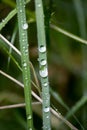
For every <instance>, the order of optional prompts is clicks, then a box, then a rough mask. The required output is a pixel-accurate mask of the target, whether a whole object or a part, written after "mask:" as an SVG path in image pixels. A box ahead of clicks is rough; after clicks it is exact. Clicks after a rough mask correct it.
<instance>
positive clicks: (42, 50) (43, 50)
mask: <svg viewBox="0 0 87 130" xmlns="http://www.w3.org/2000/svg"><path fill="white" fill-rule="evenodd" d="M39 51H40V52H42V53H43V52H45V51H46V47H45V46H43V45H41V46H40V48H39Z"/></svg>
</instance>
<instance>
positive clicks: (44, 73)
mask: <svg viewBox="0 0 87 130" xmlns="http://www.w3.org/2000/svg"><path fill="white" fill-rule="evenodd" d="M47 75H48V71H47V68H44V69H43V70H40V76H41V77H43V78H45V77H47Z"/></svg>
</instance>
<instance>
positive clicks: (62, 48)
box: [0, 0, 87, 130]
mask: <svg viewBox="0 0 87 130" xmlns="http://www.w3.org/2000/svg"><path fill="white" fill-rule="evenodd" d="M18 2H19V1H18ZM35 2H41V1H39V0H38V1H37V0H35ZM26 3H27V5H26V13H24V14H26V16H27V21H26V20H25V21H24V22H25V23H28V24H29V28H28V32H29V33H28V35H27V36H28V37H29V39H28V37H26V36H25V38H24V37H22V36H21V35H22V33H23V32H21V30H20V36H21V38H20V36H19V35H18V28H19V27H20V28H21V26H22V24H21V21H22V20H19V22H20V23H19V24H18V25H17V16H16V14H17V8H15V7H16V2H15V1H14V0H13V1H11V0H9V1H8V0H1V3H0V32H1V34H0V105H1V106H3V105H4V106H6V105H7V106H8V105H15V104H20V103H24V95H26V93H27V96H26V98H25V100H26V99H29V100H28V103H30V105H29V106H31V101H30V98H29V96H30V97H31V93H32V95H33V98H32V102H35V105H34V106H33V105H32V108H33V113H34V114H33V123H34V127H35V129H38V130H41V129H42V122H43V126H46V127H49V128H50V120H51V128H52V129H54V130H55V129H60V130H68V129H69V128H70V129H74V130H77V129H83V130H84V129H87V126H86V119H87V116H86V115H87V112H86V109H87V105H86V102H87V97H86V93H87V88H86V86H87V78H86V76H87V74H86V73H87V63H86V61H87V56H86V55H87V54H86V49H87V47H86V45H87V40H86V31H87V30H86V26H87V25H86V24H87V22H86V12H87V11H86V10H87V9H86V6H85V5H86V4H87V1H86V0H84V1H81V0H78V1H75V0H73V1H71V0H70V1H68V0H66V1H64V0H44V1H43V3H39V5H38V3H35V5H36V8H35V5H34V2H33V1H32V0H31V1H30V0H27V1H26ZM40 4H41V5H42V4H43V5H42V6H43V7H44V8H43V9H44V15H43V9H42V6H40ZM18 7H19V5H18ZM18 9H19V8H18ZM35 14H36V17H35ZM19 17H21V13H20V14H19V16H18V18H19ZM22 18H23V17H22ZM20 24H21V26H19V25H20ZM36 24H37V28H36ZM44 24H45V25H44ZM44 26H45V27H44ZM21 29H22V28H21ZM44 29H45V30H44ZM24 32H26V31H25V30H24ZM23 38H24V39H26V42H27V44H28V42H29V48H28V47H27V49H29V57H30V60H31V62H32V63H31V62H30V61H28V60H29V57H25V56H24V55H25V54H26V53H25V54H24V55H23V53H22V52H23V48H22V47H21V52H20V51H19V44H18V43H19V39H20V41H21V43H22V42H23V41H22V40H23ZM21 39H22V40H21ZM26 42H23V46H24V44H25V43H26ZM37 42H38V47H37ZM11 43H12V44H11ZM40 46H42V47H43V46H47V48H46V51H47V52H46V53H40V51H39V49H40ZM37 48H38V49H37ZM24 51H26V50H24ZM38 54H39V59H38V60H39V63H40V65H39V67H38V62H37V58H38ZM27 55H28V54H27ZM46 55H47V56H48V58H47V56H46ZM22 56H24V57H25V59H26V63H27V66H28V67H30V68H31V73H30V72H29V73H30V74H29V73H28V75H27V76H28V78H29V81H28V86H30V82H31V88H32V91H31V90H28V89H29V87H28V89H27V90H25V91H26V92H25V93H24V90H23V89H21V87H22V88H23V87H24V85H25V83H24V85H23V84H22V83H21V82H23V80H22V74H21V73H22V72H23V74H24V70H23V68H22V67H21V65H20V64H21V59H20V58H21V57H22ZM22 58H23V57H22ZM9 59H10V60H9ZM42 59H45V62H42V63H44V64H45V63H46V64H45V65H44V66H43V65H41V62H40V61H41V60H42ZM47 59H48V66H47ZM22 60H23V59H22ZM44 67H47V68H48V70H47V71H48V72H49V73H48V75H47V76H46V77H45V78H43V77H41V76H40V75H39V69H40V71H43V69H44ZM28 70H30V69H28ZM27 72H28V71H27ZM30 75H31V76H30ZM24 77H25V76H24ZM30 77H31V79H30ZM48 77H49V85H48V87H46V88H44V86H43V84H44V82H45V83H46V82H47V83H48ZM18 85H19V86H21V87H18ZM40 86H41V88H40ZM49 86H50V93H51V101H49V102H48V104H47V102H45V101H46V100H47V97H49ZM28 91H29V92H30V95H29V93H28ZM41 91H42V92H41ZM38 95H39V96H38ZM45 96H47V97H45ZM36 100H38V101H39V104H38V103H37V102H36ZM42 100H43V105H42V106H43V110H44V108H45V107H47V108H48V107H50V105H51V106H52V107H51V108H50V110H51V117H50V111H49V112H46V114H45V112H44V111H43V119H42V113H41V105H40V104H41V103H42ZM26 102H27V101H26ZM36 104H37V105H36ZM23 106H24V105H23ZM9 107H10V106H9ZM13 107H14V106H13ZM0 108H1V107H0ZM30 109H31V108H30ZM28 110H29V109H28ZM28 112H29V113H31V110H30V111H28ZM25 113H26V112H25V109H24V108H17V107H16V106H15V108H14V109H12V108H11V109H8V107H7V109H6V110H4V109H3V110H0V129H2V130H9V129H13V130H15V129H18V130H22V129H23V130H24V129H27V127H26V114H25ZM62 115H63V116H62ZM46 117H49V118H46ZM37 119H38V121H37ZM42 120H43V121H42ZM70 122H71V123H70ZM4 124H5V125H4ZM31 124H32V123H30V124H29V127H30V125H31ZM44 124H45V125H44ZM65 124H66V125H65ZM72 124H73V125H74V126H75V127H74V126H73V125H72ZM15 126H16V127H15ZM31 127H32V125H31ZM43 128H44V130H45V127H43Z"/></svg>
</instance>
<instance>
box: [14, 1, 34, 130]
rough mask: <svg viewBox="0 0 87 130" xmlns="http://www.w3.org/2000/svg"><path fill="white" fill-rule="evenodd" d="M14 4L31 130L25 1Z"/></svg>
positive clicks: (30, 127)
mask: <svg viewBox="0 0 87 130" xmlns="http://www.w3.org/2000/svg"><path fill="white" fill-rule="evenodd" d="M16 2H17V12H18V27H19V40H20V50H21V62H22V69H23V81H24V93H25V103H26V116H27V127H28V129H33V117H32V106H31V105H32V99H31V82H30V65H29V55H28V36H27V29H28V24H27V23H26V14H25V1H24V0H16Z"/></svg>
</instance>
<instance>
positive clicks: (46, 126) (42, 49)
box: [35, 0, 51, 130]
mask: <svg viewBox="0 0 87 130" xmlns="http://www.w3.org/2000/svg"><path fill="white" fill-rule="evenodd" d="M35 8H36V11H35V12H36V22H37V37H38V50H39V67H40V78H41V86H42V100H43V103H42V105H43V130H50V129H51V125H50V94H49V82H48V67H47V56H46V37H45V29H44V14H43V6H42V0H35Z"/></svg>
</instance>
